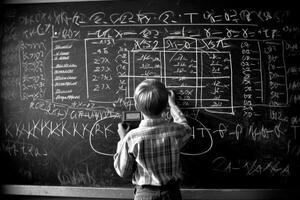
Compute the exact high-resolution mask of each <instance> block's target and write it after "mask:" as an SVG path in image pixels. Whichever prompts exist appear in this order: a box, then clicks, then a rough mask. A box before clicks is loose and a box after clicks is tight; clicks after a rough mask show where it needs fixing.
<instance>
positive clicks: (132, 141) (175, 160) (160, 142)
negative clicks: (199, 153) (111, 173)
mask: <svg viewBox="0 0 300 200" xmlns="http://www.w3.org/2000/svg"><path fill="white" fill-rule="evenodd" d="M170 111H171V115H172V117H173V120H174V122H171V123H169V122H168V121H166V120H164V119H162V118H160V119H148V120H142V121H141V123H140V125H139V127H138V128H136V129H133V130H131V131H129V132H128V133H127V134H126V136H125V137H124V138H123V139H122V140H121V141H119V143H118V147H117V152H116V154H115V155H114V167H115V170H116V172H117V173H118V174H119V176H121V177H128V176H130V175H133V177H132V183H133V184H136V185H155V186H161V185H165V184H167V183H168V182H169V181H170V180H180V179H181V178H182V175H181V167H180V166H181V165H180V159H179V157H180V149H181V148H182V147H183V146H184V145H185V144H186V143H187V141H188V139H189V138H190V136H191V132H192V131H191V128H190V126H189V125H188V124H187V120H186V118H185V117H184V115H183V114H182V112H181V111H180V109H179V108H178V107H177V106H175V105H174V106H171V109H170Z"/></svg>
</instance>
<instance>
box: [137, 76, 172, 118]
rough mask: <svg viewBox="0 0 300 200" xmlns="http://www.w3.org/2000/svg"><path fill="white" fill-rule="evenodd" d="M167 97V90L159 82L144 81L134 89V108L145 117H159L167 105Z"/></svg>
mask: <svg viewBox="0 0 300 200" xmlns="http://www.w3.org/2000/svg"><path fill="white" fill-rule="evenodd" d="M168 95H169V92H168V90H167V89H166V88H165V85H164V84H162V83H161V82H160V81H158V80H156V79H146V80H144V81H143V82H141V83H140V84H139V85H138V86H137V87H136V89H135V92H134V101H135V107H136V109H137V110H138V111H141V112H143V113H144V114H145V115H147V116H157V115H160V114H161V113H162V112H163V111H164V110H165V109H166V107H167V105H168Z"/></svg>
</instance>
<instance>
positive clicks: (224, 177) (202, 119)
mask: <svg viewBox="0 0 300 200" xmlns="http://www.w3.org/2000/svg"><path fill="white" fill-rule="evenodd" d="M249 4H250V2H249ZM1 13H2V16H1V17H2V19H1V76H0V77H1V103H0V112H1V113H0V115H1V118H0V127H1V132H0V135H1V147H0V152H1V163H2V164H1V169H2V170H1V183H2V184H25V185H55V186H99V187H131V181H130V179H122V178H120V177H118V175H117V174H116V173H115V170H114V168H113V154H114V153H115V150H116V145H117V142H118V134H117V123H118V122H120V121H121V114H122V111H126V110H134V103H133V98H132V97H133V91H134V88H135V86H136V85H137V84H138V83H139V82H141V81H142V80H144V79H146V78H155V79H159V80H160V81H162V82H163V83H164V84H165V85H166V87H167V88H168V89H172V90H174V91H175V93H176V95H177V103H178V105H179V106H180V107H181V108H182V110H183V112H184V113H185V114H186V116H187V119H188V121H189V124H190V125H191V126H192V128H193V137H192V138H191V140H190V142H189V143H188V145H187V146H186V147H185V148H184V149H183V150H182V157H181V159H182V168H183V173H184V178H185V179H184V180H183V183H182V187H184V188H295V187H299V185H300V184H299V178H300V177H299V176H300V174H299V173H300V161H299V158H300V157H299V154H300V142H299V141H300V139H299V133H300V131H299V130H300V112H299V110H300V109H299V105H300V79H299V74H300V65H299V64H300V61H299V60H300V49H299V45H300V42H299V38H300V35H299V33H300V26H299V19H300V15H299V11H297V10H295V9H294V8H293V7H292V6H291V7H270V6H268V7H267V8H264V7H260V6H258V5H257V6H255V5H247V4H242V3H241V4H239V5H236V4H233V5H232V4H231V5H227V4H226V2H224V3H223V4H209V1H208V2H207V3H203V2H202V3H199V2H197V1H174V2H172V1H168V2H167V3H166V2H164V1H162V2H160V1H105V2H76V3H75V2H73V3H70V2H69V3H43V4H24V5H22V4H13V5H9V4H6V5H2V12H1ZM164 117H165V118H167V119H170V114H169V112H168V111H166V112H165V113H164Z"/></svg>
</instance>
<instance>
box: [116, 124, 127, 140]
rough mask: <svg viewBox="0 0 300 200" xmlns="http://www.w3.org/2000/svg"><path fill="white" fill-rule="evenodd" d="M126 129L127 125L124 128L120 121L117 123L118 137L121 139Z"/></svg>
mask: <svg viewBox="0 0 300 200" xmlns="http://www.w3.org/2000/svg"><path fill="white" fill-rule="evenodd" d="M128 130H129V127H128V128H127V129H124V127H123V125H122V123H118V134H119V137H120V139H121V140H122V139H123V138H124V137H125V135H126V133H127V132H128Z"/></svg>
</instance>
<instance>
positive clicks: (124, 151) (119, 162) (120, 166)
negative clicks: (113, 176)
mask: <svg viewBox="0 0 300 200" xmlns="http://www.w3.org/2000/svg"><path fill="white" fill-rule="evenodd" d="M126 138H127V137H125V138H123V139H122V140H120V141H119V142H118V147H117V152H116V153H115V155H114V168H115V170H116V172H117V174H118V175H119V176H121V177H124V178H126V177H129V176H130V175H132V173H133V171H134V162H135V158H134V156H133V155H132V154H131V153H129V147H128V143H127V142H126Z"/></svg>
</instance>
